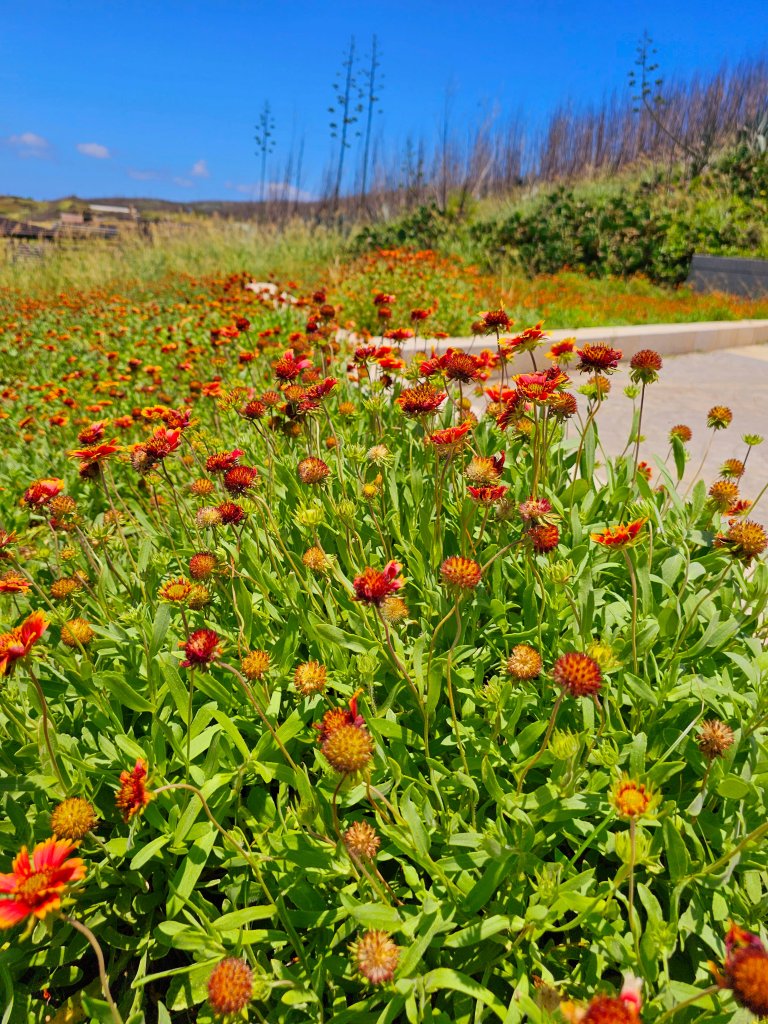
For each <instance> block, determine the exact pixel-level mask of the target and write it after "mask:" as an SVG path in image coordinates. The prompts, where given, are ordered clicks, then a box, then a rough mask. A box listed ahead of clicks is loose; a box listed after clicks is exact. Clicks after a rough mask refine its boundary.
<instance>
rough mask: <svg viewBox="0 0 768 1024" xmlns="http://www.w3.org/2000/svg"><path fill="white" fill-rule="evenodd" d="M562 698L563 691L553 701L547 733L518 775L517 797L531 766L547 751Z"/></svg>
mask: <svg viewBox="0 0 768 1024" xmlns="http://www.w3.org/2000/svg"><path fill="white" fill-rule="evenodd" d="M564 696H565V691H564V690H563V691H561V692H560V694H559V696H558V698H557V700H556V701H555V706H554V707H553V708H552V714H551V715H550V717H549V725H548V726H547V731H546V732H545V733H544V739H543V740H542V743H541V746H540V747H539V749H538V751H537V752H536V753H535V754H534V755H533V757H532V758H531V759H530V761H529V762H528V763H527V764H526V766H525V768H523V771H522V774H521V775H520V779H519V781H518V783H517V795H518V796H520V794H521V793H522V791H523V783H524V782H525V777H526V775H527V774H528V772H529V771H530V770H531V768H533V766H534V765H535V764H536V763H537V762H538V761H539V760H540V759H541V758H542V756H543V755H544V751H545V750H546V749H547V745H548V744H549V740H550V737H551V736H552V731H553V729H554V728H555V720H556V719H557V712H558V711H559V710H560V705H561V704H562V703H563V697H564Z"/></svg>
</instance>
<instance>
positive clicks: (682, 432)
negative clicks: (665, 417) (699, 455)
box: [669, 423, 693, 444]
mask: <svg viewBox="0 0 768 1024" xmlns="http://www.w3.org/2000/svg"><path fill="white" fill-rule="evenodd" d="M673 437H676V438H678V440H680V441H682V442H683V443H684V444H687V443H688V441H690V440H691V438H692V437H693V431H692V430H691V428H690V427H688V426H686V425H685V423H678V424H677V425H676V426H674V427H672V429H671V430H670V432H669V439H670V441H671V440H672V438H673Z"/></svg>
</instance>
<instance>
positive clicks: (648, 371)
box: [629, 348, 662, 384]
mask: <svg viewBox="0 0 768 1024" xmlns="http://www.w3.org/2000/svg"><path fill="white" fill-rule="evenodd" d="M661 366H662V360H661V356H660V355H659V353H658V352H655V351H654V350H653V349H652V348H643V349H640V351H639V352H635V354H634V355H633V356H632V358H631V359H630V361H629V370H630V372H629V376H630V377H631V379H632V381H633V382H634V383H635V384H653V382H654V381H657V380H658V379H659V370H660V369H661Z"/></svg>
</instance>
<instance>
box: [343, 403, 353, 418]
mask: <svg viewBox="0 0 768 1024" xmlns="http://www.w3.org/2000/svg"><path fill="white" fill-rule="evenodd" d="M354 415H355V403H354V402H339V416H354Z"/></svg>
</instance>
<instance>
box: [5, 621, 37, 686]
mask: <svg viewBox="0 0 768 1024" xmlns="http://www.w3.org/2000/svg"><path fill="white" fill-rule="evenodd" d="M47 628H48V620H47V619H46V617H45V615H44V614H43V612H40V611H38V612H32V614H31V615H28V616H27V618H26V619H25V620H24V622H22V624H21V625H20V626H16V628H15V629H12V630H10V632H8V633H2V634H0V676H4V675H6V674H7V673H8V672H9V671H10V670H11V669H12V668H13V666H14V664H15V663H16V662H17V661H20V660H21V659H22V658H25V657H26V656H27V655H28V654H29V652H30V651H31V650H32V648H33V647H34V645H35V644H36V643H37V641H38V640H39V639H40V637H41V636H42V635H43V633H44V632H45V631H46V629H47Z"/></svg>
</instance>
